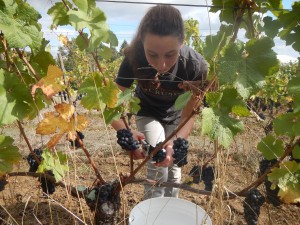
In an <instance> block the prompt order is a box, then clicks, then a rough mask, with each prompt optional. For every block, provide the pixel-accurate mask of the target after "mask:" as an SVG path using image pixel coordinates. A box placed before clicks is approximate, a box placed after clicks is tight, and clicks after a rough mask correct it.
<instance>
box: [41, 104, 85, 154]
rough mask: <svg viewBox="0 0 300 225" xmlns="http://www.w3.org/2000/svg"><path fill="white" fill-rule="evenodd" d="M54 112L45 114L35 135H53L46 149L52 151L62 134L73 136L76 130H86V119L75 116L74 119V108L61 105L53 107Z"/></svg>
mask: <svg viewBox="0 0 300 225" xmlns="http://www.w3.org/2000/svg"><path fill="white" fill-rule="evenodd" d="M54 108H55V110H56V112H48V113H45V115H44V119H43V120H42V121H41V122H39V123H38V125H37V128H36V133H37V134H42V135H48V134H54V133H55V135H53V136H52V137H51V138H50V140H49V141H48V143H47V147H48V148H49V149H52V148H53V147H54V146H55V145H56V144H57V143H58V142H59V140H60V139H61V138H62V137H63V135H64V134H70V133H71V134H75V132H76V131H77V130H79V131H83V130H84V129H86V127H87V125H88V122H87V119H86V117H84V116H81V115H77V117H76V120H75V119H74V112H75V110H74V106H73V105H68V104H65V103H61V104H58V105H55V107H54Z"/></svg>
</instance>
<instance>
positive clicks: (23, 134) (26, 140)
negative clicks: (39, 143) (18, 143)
mask: <svg viewBox="0 0 300 225" xmlns="http://www.w3.org/2000/svg"><path fill="white" fill-rule="evenodd" d="M17 123H18V127H19V130H20V132H21V134H22V136H23V137H24V140H25V142H26V144H27V146H28V148H29V150H30V152H31V154H32V156H33V158H34V160H35V161H36V162H37V163H38V164H39V165H40V164H41V161H40V160H39V158H38V157H37V155H36V154H35V152H34V151H33V148H32V146H31V144H30V142H29V140H28V138H27V136H26V134H25V131H24V128H23V126H22V124H21V122H20V121H19V120H17Z"/></svg>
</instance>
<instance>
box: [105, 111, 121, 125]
mask: <svg viewBox="0 0 300 225" xmlns="http://www.w3.org/2000/svg"><path fill="white" fill-rule="evenodd" d="M121 115H122V108H121V107H116V108H105V109H104V111H103V116H104V121H105V124H111V122H112V121H113V120H118V119H120V117H121Z"/></svg>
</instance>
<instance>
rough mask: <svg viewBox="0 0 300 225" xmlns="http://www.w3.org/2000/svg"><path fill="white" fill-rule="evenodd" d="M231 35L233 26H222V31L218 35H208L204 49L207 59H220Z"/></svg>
mask: <svg viewBox="0 0 300 225" xmlns="http://www.w3.org/2000/svg"><path fill="white" fill-rule="evenodd" d="M231 33H232V26H225V25H221V27H220V31H218V33H217V34H216V35H208V36H207V37H206V38H205V46H204V48H203V52H204V55H205V59H210V60H214V59H215V58H216V57H218V56H219V55H220V53H221V52H222V49H223V47H224V46H225V45H226V44H228V42H229V40H230V35H231Z"/></svg>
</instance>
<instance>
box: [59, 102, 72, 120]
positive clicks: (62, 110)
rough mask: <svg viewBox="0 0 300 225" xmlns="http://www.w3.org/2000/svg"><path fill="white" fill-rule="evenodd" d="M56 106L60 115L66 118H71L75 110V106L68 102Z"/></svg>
mask: <svg viewBox="0 0 300 225" xmlns="http://www.w3.org/2000/svg"><path fill="white" fill-rule="evenodd" d="M54 108H55V110H56V112H58V113H59V115H60V116H61V117H62V118H63V119H65V120H69V119H70V118H71V117H72V116H73V114H74V112H75V107H74V106H73V105H69V104H66V103H61V104H57V105H55V106H54Z"/></svg>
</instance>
